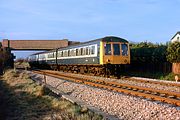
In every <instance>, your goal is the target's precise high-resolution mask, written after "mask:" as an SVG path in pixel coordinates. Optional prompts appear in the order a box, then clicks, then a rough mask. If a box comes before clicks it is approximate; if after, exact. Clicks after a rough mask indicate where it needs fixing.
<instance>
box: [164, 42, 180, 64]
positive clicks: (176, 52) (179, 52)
mask: <svg viewBox="0 0 180 120" xmlns="http://www.w3.org/2000/svg"><path fill="white" fill-rule="evenodd" d="M166 58H167V60H168V61H169V62H171V63H178V62H180V42H173V43H170V45H169V46H168V48H167V55H166Z"/></svg>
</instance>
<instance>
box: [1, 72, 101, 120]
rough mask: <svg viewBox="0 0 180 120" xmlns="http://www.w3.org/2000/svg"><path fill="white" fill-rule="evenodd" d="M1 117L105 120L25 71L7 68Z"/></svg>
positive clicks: (24, 119)
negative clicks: (61, 95) (52, 91)
mask: <svg viewBox="0 0 180 120" xmlns="http://www.w3.org/2000/svg"><path fill="white" fill-rule="evenodd" d="M0 96H1V97H0V119H18V120H36V119H37V120H42V119H43V120H44V119H48V120H52V119H53V120H54V119H56V120H69V119H71V120H91V119H93V120H101V119H102V116H100V115H97V114H95V113H93V112H92V111H89V110H88V109H87V108H81V107H80V106H78V105H74V104H72V103H70V102H69V101H66V100H64V99H62V98H58V97H55V96H54V95H53V93H51V92H50V91H49V90H48V89H45V88H44V87H42V86H40V85H37V84H36V83H35V82H34V81H33V80H31V79H30V78H29V76H28V75H27V74H26V73H25V72H22V73H21V72H18V71H17V72H14V71H13V70H9V71H7V72H6V73H5V74H4V75H3V76H2V77H1V78H0Z"/></svg>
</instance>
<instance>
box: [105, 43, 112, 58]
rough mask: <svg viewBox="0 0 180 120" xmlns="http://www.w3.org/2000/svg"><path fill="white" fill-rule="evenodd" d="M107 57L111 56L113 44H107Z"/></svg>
mask: <svg viewBox="0 0 180 120" xmlns="http://www.w3.org/2000/svg"><path fill="white" fill-rule="evenodd" d="M104 48H105V55H111V44H105V45H104Z"/></svg>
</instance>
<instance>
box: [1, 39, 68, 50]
mask: <svg viewBox="0 0 180 120" xmlns="http://www.w3.org/2000/svg"><path fill="white" fill-rule="evenodd" d="M2 46H3V47H8V48H10V49H11V50H52V49H55V48H61V47H67V46H68V40H67V39H63V40H8V39H3V42H2Z"/></svg>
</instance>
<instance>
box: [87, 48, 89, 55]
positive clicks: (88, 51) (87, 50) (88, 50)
mask: <svg viewBox="0 0 180 120" xmlns="http://www.w3.org/2000/svg"><path fill="white" fill-rule="evenodd" d="M86 55H89V47H86Z"/></svg>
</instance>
